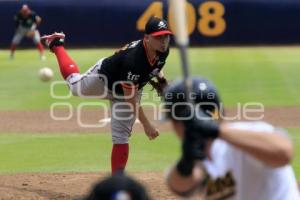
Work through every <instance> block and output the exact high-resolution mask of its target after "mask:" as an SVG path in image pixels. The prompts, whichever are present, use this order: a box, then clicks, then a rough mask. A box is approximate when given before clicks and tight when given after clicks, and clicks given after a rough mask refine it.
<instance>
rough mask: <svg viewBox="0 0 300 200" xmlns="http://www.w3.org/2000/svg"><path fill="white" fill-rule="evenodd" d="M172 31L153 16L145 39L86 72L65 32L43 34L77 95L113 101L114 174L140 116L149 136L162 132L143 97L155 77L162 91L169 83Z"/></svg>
mask: <svg viewBox="0 0 300 200" xmlns="http://www.w3.org/2000/svg"><path fill="white" fill-rule="evenodd" d="M170 34H171V31H170V30H169V28H168V25H167V22H166V21H164V20H162V19H160V18H157V17H152V18H151V19H150V20H149V21H148V22H147V24H146V27H145V35H144V38H143V39H142V40H138V41H134V42H131V43H129V44H127V45H126V46H125V47H123V48H122V49H120V50H118V51H117V52H116V53H115V54H114V55H112V56H110V57H107V58H102V59H100V60H99V61H98V62H97V63H96V64H95V65H94V66H93V67H91V68H90V69H89V70H88V71H87V72H86V73H84V74H80V73H79V69H78V67H77V65H76V63H75V62H74V61H73V60H72V59H71V58H70V57H69V56H68V54H67V52H66V50H65V48H64V46H63V45H64V38H65V35H64V34H62V33H54V34H52V35H47V36H44V37H42V39H43V40H45V43H46V44H47V46H49V48H50V49H51V51H52V52H54V53H55V55H56V57H57V60H58V64H59V67H60V71H61V74H62V76H63V77H64V79H65V80H66V81H67V83H68V84H69V87H70V90H71V91H72V93H73V94H74V95H76V96H89V97H90V96H95V97H97V98H99V97H100V98H105V99H109V101H110V102H111V112H112V113H111V115H112V119H111V130H112V142H113V148H112V154H111V167H112V173H113V174H114V173H115V172H116V171H118V170H124V168H125V166H126V162H127V159H128V152H129V145H128V140H129V137H130V134H131V131H132V126H133V124H134V122H135V120H136V117H137V116H138V118H139V120H140V121H141V123H142V125H143V127H144V130H145V133H146V135H147V136H148V137H149V139H151V140H152V139H155V138H156V137H157V136H158V135H159V132H158V130H157V129H156V128H155V127H154V126H153V125H152V123H151V122H150V121H149V120H148V118H147V117H146V116H145V114H144V111H143V108H142V107H141V106H140V99H141V94H142V90H143V87H144V86H145V85H146V84H147V83H148V82H149V81H150V80H151V79H152V78H154V77H156V79H157V80H156V81H154V80H151V83H152V84H153V86H154V87H155V88H156V89H157V90H158V92H161V91H162V88H163V87H165V86H166V85H167V81H166V79H165V78H164V76H163V74H162V72H161V70H162V68H163V66H164V65H165V62H166V59H167V57H168V54H169V41H170Z"/></svg>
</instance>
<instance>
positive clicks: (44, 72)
mask: <svg viewBox="0 0 300 200" xmlns="http://www.w3.org/2000/svg"><path fill="white" fill-rule="evenodd" d="M39 77H40V79H41V80H42V81H44V82H47V81H50V80H51V79H52V78H53V71H52V69H50V68H49V67H43V68H41V69H40V71H39Z"/></svg>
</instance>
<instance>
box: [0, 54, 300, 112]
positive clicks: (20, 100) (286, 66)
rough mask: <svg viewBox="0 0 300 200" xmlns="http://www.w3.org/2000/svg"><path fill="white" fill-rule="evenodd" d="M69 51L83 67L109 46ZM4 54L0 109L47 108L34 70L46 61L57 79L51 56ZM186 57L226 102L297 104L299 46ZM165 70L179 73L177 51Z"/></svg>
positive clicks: (63, 90)
mask: <svg viewBox="0 0 300 200" xmlns="http://www.w3.org/2000/svg"><path fill="white" fill-rule="evenodd" d="M69 53H70V55H71V56H72V57H73V58H74V60H76V62H77V64H78V65H79V67H80V68H81V72H84V71H85V70H86V69H88V68H89V67H90V66H92V65H93V64H95V63H96V61H97V60H98V59H100V58H102V57H104V56H108V55H110V54H112V53H113V50H99V49H93V50H70V51H69ZM8 55H9V52H8V51H0V69H1V71H0V91H1V93H0V110H16V109H17V110H26V109H48V108H49V105H50V104H51V103H53V102H55V101H56V100H55V99H52V98H50V89H49V88H50V83H41V82H40V80H39V79H38V76H37V73H38V69H39V68H41V67H43V66H48V67H51V68H52V69H53V70H54V71H55V80H62V78H61V76H60V74H59V72H58V66H57V63H56V59H55V56H54V55H53V54H50V53H48V54H47V58H48V59H47V61H45V62H43V61H40V60H39V59H38V53H37V52H36V51H35V50H27V51H17V53H16V59H15V60H13V61H11V60H9V59H8ZM189 57H190V58H191V59H190V60H191V67H192V70H191V71H192V73H193V75H202V76H206V77H208V78H209V79H211V80H213V81H214V82H215V84H216V85H217V87H218V89H219V91H220V93H221V94H222V99H223V101H224V103H225V105H227V106H235V105H236V103H237V102H241V103H243V102H249V101H259V102H262V103H264V104H265V105H267V106H278V105H279V106H282V105H300V92H299V88H298V86H299V85H300V79H299V76H298V74H299V63H300V48H218V49H214V48H204V49H191V50H190V52H189ZM164 71H165V74H166V77H167V78H168V79H171V80H172V79H175V78H176V77H178V76H180V74H181V68H180V60H179V58H178V52H177V50H175V49H173V50H171V54H170V58H169V59H168V61H167V64H166V66H165V70H164ZM149 89H150V87H148V88H147V90H149ZM147 90H146V91H147ZM54 91H55V94H57V95H66V94H68V89H67V87H66V86H64V85H58V86H57V87H55V90H54ZM67 101H68V102H72V103H74V105H76V104H77V103H79V102H82V100H79V98H76V97H73V98H71V99H68V100H67Z"/></svg>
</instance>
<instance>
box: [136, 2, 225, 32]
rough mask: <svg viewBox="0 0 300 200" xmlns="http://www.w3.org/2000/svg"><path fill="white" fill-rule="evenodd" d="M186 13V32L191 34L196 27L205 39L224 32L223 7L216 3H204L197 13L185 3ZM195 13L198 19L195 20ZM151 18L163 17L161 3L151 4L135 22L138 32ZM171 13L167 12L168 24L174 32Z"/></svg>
mask: <svg viewBox="0 0 300 200" xmlns="http://www.w3.org/2000/svg"><path fill="white" fill-rule="evenodd" d="M186 12H187V29H188V30H187V31H188V34H189V35H190V34H192V33H193V32H194V31H195V29H196V27H197V29H198V31H199V33H200V34H202V35H204V36H206V37H217V36H220V35H222V34H223V33H224V31H225V30H226V22H225V19H224V18H223V16H224V14H225V8H224V5H223V4H222V3H220V2H218V1H205V2H203V3H201V4H200V5H199V6H198V9H197V12H196V9H195V7H194V5H193V4H191V3H189V2H186ZM197 13H198V14H199V16H200V18H199V19H198V20H197ZM152 16H157V17H160V18H162V17H163V3H162V2H159V1H156V2H153V3H151V4H150V5H149V6H148V8H147V9H146V10H145V11H144V12H143V14H142V15H141V16H140V17H139V19H138V20H137V23H136V26H137V29H138V30H139V31H143V30H144V27H145V24H146V22H147V21H148V19H149V18H150V17H152ZM172 16H173V13H172V11H171V10H170V8H169V10H168V22H169V25H170V28H171V29H172V31H174V30H175V28H174V22H173V17H172Z"/></svg>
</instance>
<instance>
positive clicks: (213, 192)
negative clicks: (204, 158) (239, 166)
mask: <svg viewBox="0 0 300 200" xmlns="http://www.w3.org/2000/svg"><path fill="white" fill-rule="evenodd" d="M235 186H236V183H235V181H234V178H233V175H232V173H231V172H230V171H229V172H227V173H226V174H225V176H223V177H218V178H216V179H212V178H210V177H209V180H208V184H207V193H206V199H208V200H215V199H227V198H229V197H232V196H233V195H234V194H235V193H236V188H235Z"/></svg>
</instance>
